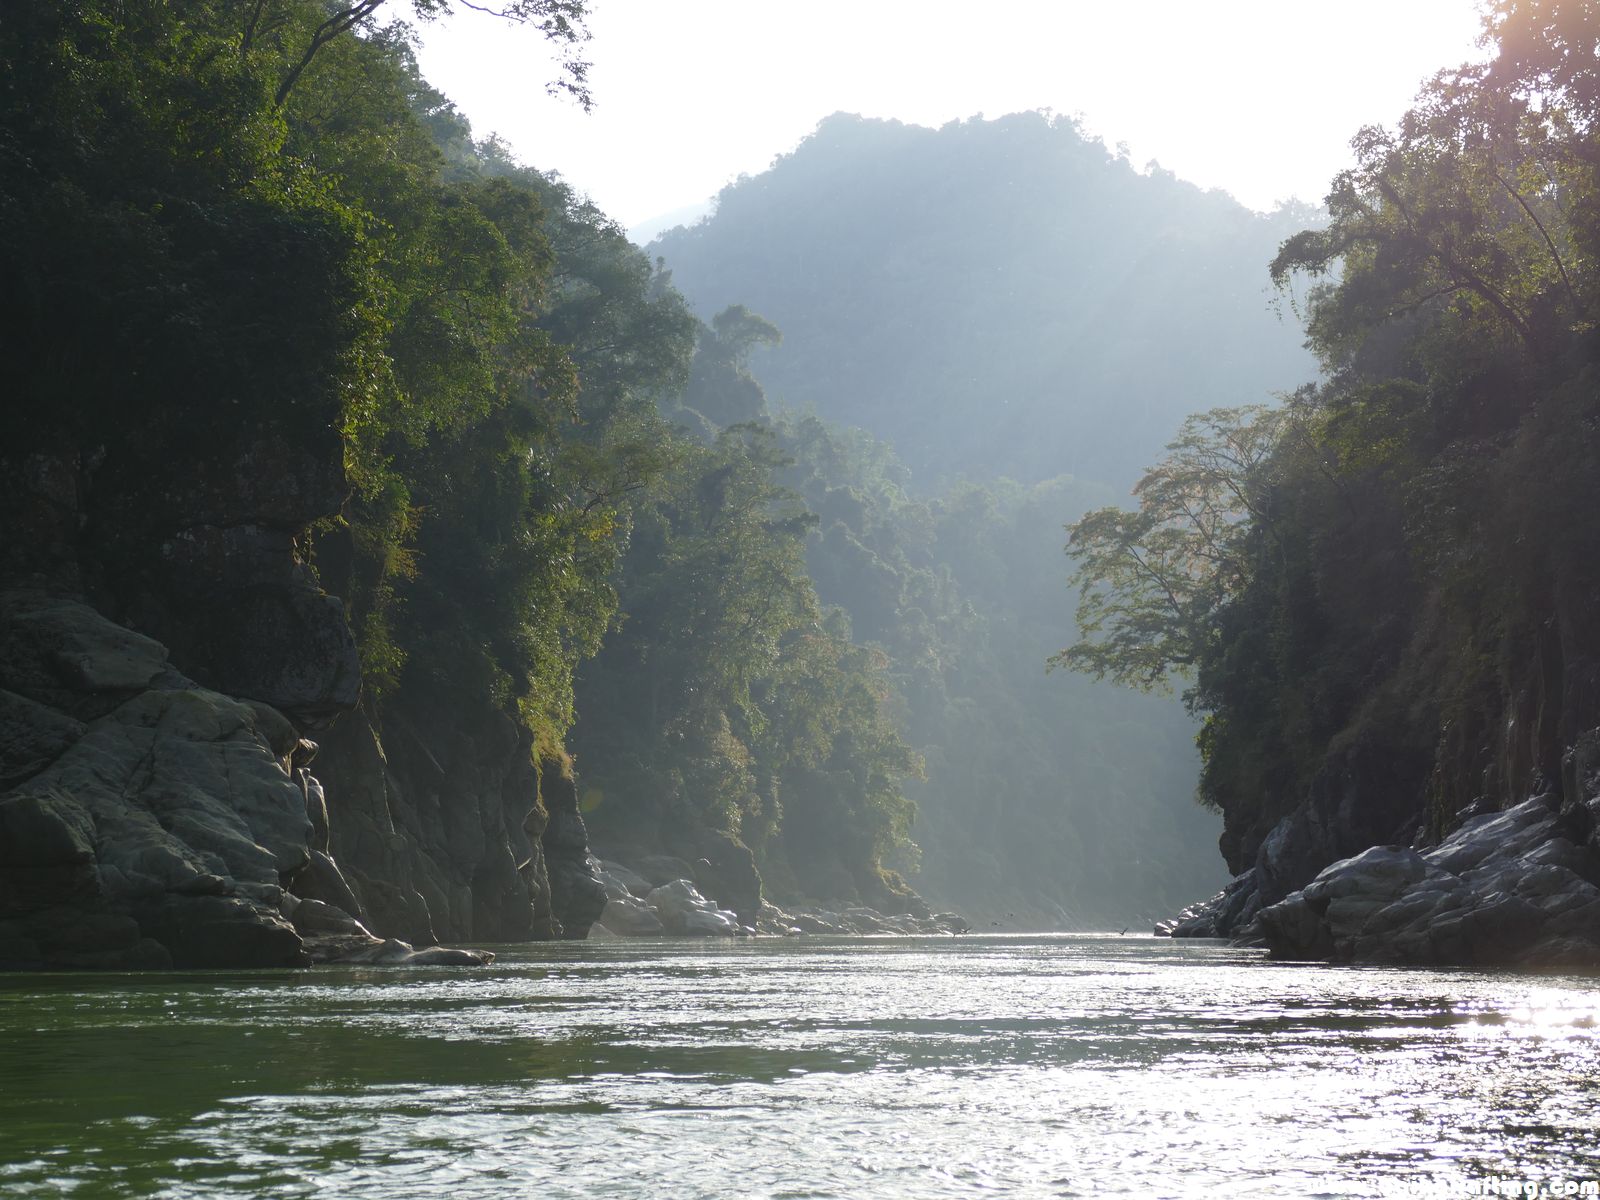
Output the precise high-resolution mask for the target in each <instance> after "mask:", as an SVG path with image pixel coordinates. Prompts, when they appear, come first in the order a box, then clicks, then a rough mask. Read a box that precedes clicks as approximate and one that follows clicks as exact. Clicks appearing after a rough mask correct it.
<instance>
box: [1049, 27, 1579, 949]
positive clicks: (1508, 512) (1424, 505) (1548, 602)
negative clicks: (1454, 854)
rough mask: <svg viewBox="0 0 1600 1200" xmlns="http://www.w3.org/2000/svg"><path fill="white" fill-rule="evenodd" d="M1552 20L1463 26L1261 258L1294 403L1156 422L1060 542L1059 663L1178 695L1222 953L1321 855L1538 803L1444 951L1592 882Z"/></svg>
mask: <svg viewBox="0 0 1600 1200" xmlns="http://www.w3.org/2000/svg"><path fill="white" fill-rule="evenodd" d="M1585 11H1586V10H1584V8H1583V6H1581V5H1573V4H1560V3H1555V4H1542V3H1511V2H1507V3H1502V4H1498V5H1495V6H1493V8H1492V10H1491V12H1490V17H1489V22H1488V29H1489V32H1490V35H1491V45H1492V48H1493V49H1494V50H1495V52H1496V54H1495V57H1494V58H1493V59H1492V61H1490V62H1489V63H1488V64H1487V65H1480V66H1469V67H1463V68H1460V69H1457V70H1453V71H1447V72H1443V73H1441V74H1440V75H1439V76H1438V77H1437V78H1436V79H1435V80H1434V81H1433V82H1432V83H1431V84H1430V85H1429V86H1428V87H1427V88H1426V89H1425V90H1424V91H1423V92H1422V94H1421V95H1420V97H1419V99H1418V101H1417V104H1416V106H1415V107H1414V108H1413V109H1412V110H1411V111H1410V112H1408V113H1407V114H1406V116H1405V117H1404V118H1403V119H1402V120H1401V121H1400V122H1399V124H1398V125H1397V126H1396V127H1395V128H1393V129H1378V128H1372V129H1365V130H1362V131H1361V132H1360V133H1359V135H1358V136H1357V137H1356V139H1355V142H1354V146H1355V150H1356V154H1357V165H1356V166H1355V167H1354V168H1353V169H1351V170H1350V171H1348V172H1346V173H1344V174H1342V175H1340V176H1339V177H1338V178H1337V179H1336V180H1335V181H1334V184H1333V188H1332V191H1331V193H1330V195H1329V201H1328V203H1329V208H1330V211H1331V214H1332V223H1331V225H1329V226H1328V227H1327V228H1325V229H1321V230H1310V231H1305V232H1302V233H1299V234H1296V235H1295V236H1294V237H1293V238H1291V239H1289V240H1288V241H1287V242H1286V243H1285V244H1284V246H1283V248H1282V250H1281V251H1280V253H1279V254H1278V255H1277V256H1276V258H1275V259H1274V261H1273V264H1272V273H1273V276H1274V278H1275V279H1276V280H1277V281H1278V282H1279V283H1280V284H1284V285H1290V284H1294V285H1296V287H1297V290H1298V291H1299V293H1300V294H1301V295H1303V296H1307V303H1306V305H1305V315H1306V317H1307V322H1308V328H1309V331H1310V337H1311V344H1312V345H1313V347H1314V348H1315V349H1316V351H1317V353H1318V356H1319V359H1320V361H1321V363H1322V365H1323V368H1324V371H1325V372H1326V378H1325V380H1324V382H1322V383H1320V384H1317V385H1314V386H1309V385H1308V386H1307V387H1305V388H1303V389H1302V390H1300V391H1299V392H1297V393H1296V394H1295V396H1294V397H1293V399H1292V401H1291V402H1290V403H1288V404H1287V405H1285V406H1283V407H1280V408H1277V409H1265V408H1255V409H1235V410H1230V411H1220V412H1214V413H1211V414H1208V415H1206V416H1205V417H1201V418H1196V419H1195V420H1193V421H1191V422H1189V423H1188V424H1187V425H1186V427H1185V428H1184V430H1183V433H1182V436H1181V437H1180V438H1179V439H1178V440H1177V441H1176V442H1175V443H1174V444H1173V446H1172V447H1171V453H1170V454H1169V455H1168V456H1167V457H1166V458H1165V459H1164V460H1163V461H1161V462H1160V463H1159V464H1158V465H1156V466H1155V467H1154V468H1153V469H1152V470H1151V471H1150V472H1149V473H1148V474H1147V475H1146V476H1145V477H1144V479H1143V481H1142V482H1141V483H1140V485H1139V502H1138V508H1137V509H1129V510H1126V511H1123V510H1114V509H1108V510H1103V511H1099V512H1095V513H1093V514H1091V515H1090V516H1089V517H1087V518H1086V519H1085V520H1083V521H1082V522H1080V523H1079V524H1077V525H1076V527H1075V528H1074V530H1073V532H1072V552H1073V554H1074V555H1075V556H1076V558H1077V561H1078V564H1079V567H1080V576H1079V579H1080V582H1081V583H1082V584H1083V585H1084V587H1085V589H1086V590H1085V593H1084V594H1085V603H1084V605H1083V606H1082V607H1080V608H1079V610H1078V615H1079V621H1080V625H1081V634H1082V637H1081V639H1080V640H1078V641H1077V642H1076V643H1075V644H1074V645H1072V646H1071V647H1070V648H1068V649H1067V651H1066V652H1065V654H1064V656H1063V661H1065V662H1066V663H1068V664H1069V665H1073V666H1077V667H1080V668H1082V669H1084V670H1086V671H1089V672H1090V673H1093V674H1097V675H1102V676H1108V677H1111V678H1116V679H1119V680H1121V681H1123V682H1126V683H1130V684H1133V685H1135V686H1147V685H1149V684H1151V683H1155V682H1158V681H1160V680H1162V679H1175V680H1178V681H1180V682H1181V686H1186V687H1187V688H1188V692H1187V698H1188V701H1189V704H1190V707H1191V708H1192V709H1193V710H1194V711H1195V712H1196V713H1197V714H1198V715H1202V716H1203V717H1204V718H1205V726H1204V730H1203V733H1202V736H1201V741H1200V744H1201V749H1202V751H1203V754H1204V759H1205V764H1204V772H1203V775H1202V782H1201V792H1202V796H1203V798H1204V799H1205V800H1206V801H1207V802H1208V803H1210V804H1212V805H1214V806H1215V807H1217V808H1219V809H1220V810H1221V811H1222V812H1223V813H1224V815H1225V818H1226V823H1227V829H1226V833H1225V835H1224V838H1223V849H1224V852H1225V853H1226V855H1227V858H1228V862H1229V866H1230V867H1231V868H1232V869H1233V870H1235V871H1240V872H1248V874H1247V875H1246V876H1245V877H1243V878H1242V879H1241V882H1240V885H1239V886H1238V887H1237V888H1236V889H1235V892H1234V896H1233V897H1232V898H1231V899H1230V903H1229V904H1228V905H1225V906H1224V909H1223V911H1222V914H1221V915H1222V917H1223V920H1222V922H1221V926H1222V928H1225V929H1226V928H1232V927H1235V926H1239V925H1242V924H1243V923H1244V922H1245V921H1246V920H1248V918H1249V917H1250V916H1251V915H1253V913H1254V912H1255V911H1257V910H1258V909H1259V908H1261V907H1262V906H1264V905H1271V904H1273V903H1274V902H1276V901H1279V900H1282V899H1283V898H1284V896H1285V895H1286V894H1288V893H1289V892H1291V891H1293V890H1294V889H1297V888H1299V887H1301V886H1303V885H1304V884H1306V883H1307V882H1309V881H1310V879H1311V878H1312V876H1314V875H1315V874H1316V873H1317V871H1319V870H1320V869H1321V868H1322V867H1324V866H1326V865H1327V864H1329V863H1330V862H1332V861H1334V860H1336V859H1339V858H1342V857H1344V856H1347V855H1354V854H1356V853H1358V852H1360V851H1362V850H1364V849H1366V848H1367V847H1370V846H1373V845H1384V844H1399V845H1402V846H1406V845H1418V846H1429V845H1432V844H1435V843H1437V842H1438V840H1439V839H1440V838H1441V837H1443V836H1445V835H1446V834H1449V833H1451V832H1452V831H1454V830H1456V829H1457V828H1458V827H1460V826H1461V825H1462V822H1463V821H1466V820H1468V819H1469V818H1477V819H1478V820H1480V821H1481V820H1485V819H1488V816H1489V814H1493V813H1496V812H1498V811H1499V810H1501V809H1505V808H1507V807H1509V806H1511V805H1512V804H1515V803H1517V802H1519V801H1524V800H1526V801H1528V803H1529V804H1530V805H1532V806H1533V807H1532V808H1530V809H1528V810H1527V811H1528V813H1530V814H1532V815H1533V816H1534V817H1537V818H1538V819H1539V820H1541V821H1543V820H1548V819H1550V818H1551V817H1553V816H1554V815H1556V810H1559V820H1557V821H1556V822H1555V823H1554V824H1553V825H1549V826H1546V827H1544V829H1543V836H1549V837H1553V840H1552V841H1551V842H1550V843H1549V844H1548V845H1543V846H1539V845H1538V842H1537V839H1535V840H1534V841H1529V842H1527V843H1525V844H1522V845H1520V847H1518V846H1517V844H1516V843H1515V839H1511V838H1509V835H1506V836H1505V837H1503V838H1502V841H1504V842H1505V849H1506V852H1507V853H1511V852H1512V851H1513V850H1514V851H1515V853H1517V854H1520V853H1523V852H1524V851H1528V850H1529V848H1530V847H1535V846H1537V850H1536V852H1535V853H1532V854H1530V857H1529V858H1528V859H1527V860H1526V861H1519V862H1515V863H1511V864H1509V865H1508V866H1507V868H1506V873H1504V874H1502V875H1501V876H1499V878H1500V880H1501V883H1500V884H1498V885H1496V886H1495V887H1494V888H1488V889H1486V890H1485V891H1484V892H1483V894H1482V896H1480V897H1477V898H1475V899H1474V898H1473V897H1471V896H1470V895H1469V897H1468V899H1469V900H1470V901H1471V903H1467V902H1465V901H1463V900H1462V896H1461V894H1459V893H1462V892H1465V893H1470V887H1463V886H1462V885H1461V884H1460V883H1459V881H1457V882H1454V883H1450V886H1451V887H1454V888H1458V894H1457V895H1456V896H1455V899H1454V901H1453V903H1454V904H1455V906H1456V909H1457V911H1455V912H1454V914H1453V915H1454V917H1455V918H1456V919H1457V922H1458V923H1457V926H1456V927H1457V928H1460V925H1459V919H1460V912H1459V908H1460V907H1461V906H1462V905H1463V904H1466V906H1467V907H1471V904H1472V903H1479V902H1481V903H1482V904H1483V905H1484V906H1485V909H1486V910H1488V909H1490V908H1492V905H1493V904H1494V903H1498V902H1501V901H1504V900H1505V898H1506V895H1507V894H1509V893H1508V892H1507V891H1506V890H1505V889H1508V888H1514V887H1516V885H1517V882H1518V881H1519V880H1520V879H1521V878H1522V877H1523V876H1528V875H1530V873H1532V872H1534V871H1535V870H1536V869H1544V868H1543V867H1542V866H1541V865H1542V864H1557V863H1559V864H1562V865H1563V866H1562V870H1565V869H1566V868H1570V870H1571V871H1573V872H1577V874H1578V875H1580V876H1585V877H1587V876H1589V875H1591V874H1592V873H1593V866H1592V862H1591V860H1588V859H1586V858H1585V856H1584V854H1583V853H1581V852H1580V851H1579V850H1578V848H1577V847H1578V846H1580V845H1582V844H1584V843H1585V842H1586V841H1590V840H1591V838H1592V835H1593V833H1594V830H1595V827H1596V821H1595V817H1596V812H1595V804H1596V802H1595V801H1594V800H1593V793H1594V790H1595V789H1594V777H1593V772H1594V770H1595V768H1596V766H1597V765H1600V759H1597V757H1596V745H1597V743H1596V735H1595V733H1594V732H1593V731H1594V729H1595V727H1596V725H1597V724H1600V701H1597V698H1600V638H1597V629H1600V626H1597V622H1596V607H1595V605H1596V597H1597V596H1600V574H1597V566H1600V539H1597V536H1596V530H1597V528H1600V527H1597V525H1596V522H1595V519H1594V514H1595V513H1596V512H1597V511H1600V490H1597V479H1600V476H1597V475H1596V471H1595V464H1596V462H1597V461H1600V440H1597V439H1600V409H1597V407H1596V397H1597V396H1600V391H1597V388H1596V371H1595V362H1596V352H1597V343H1596V311H1597V310H1596V305H1597V303H1600V301H1597V294H1600V293H1597V287H1600V278H1597V275H1596V269H1595V264H1596V254H1597V252H1600V236H1597V230H1600V225H1597V221H1600V174H1597V166H1596V164H1597V163H1600V150H1597V147H1600V141H1597V137H1600V126H1597V121H1600V100H1597V97H1596V92H1595V87H1594V72H1593V64H1594V62H1595V58H1596V53H1597V41H1596V31H1595V27H1594V25H1593V22H1592V17H1590V18H1585V16H1584V14H1585ZM1308 285H1309V291H1308ZM1529 797H1533V798H1535V799H1534V800H1529ZM1540 805H1545V806H1547V807H1548V808H1549V810H1550V811H1549V812H1548V813H1547V812H1545V811H1544V809H1543V808H1541V807H1540ZM1463 836H1465V834H1463ZM1530 836H1531V835H1530ZM1458 867H1459V862H1457V864H1456V866H1454V867H1452V868H1451V869H1452V870H1454V869H1457V868H1458ZM1548 870H1549V871H1551V872H1554V873H1555V874H1556V875H1558V876H1559V875H1560V874H1561V871H1559V870H1557V868H1556V867H1554V866H1549V867H1548ZM1564 878H1566V879H1567V882H1568V883H1570V884H1571V886H1572V887H1574V888H1576V889H1577V890H1578V891H1580V892H1581V891H1582V890H1583V886H1584V885H1582V881H1581V880H1576V881H1575V880H1573V879H1572V877H1571V876H1570V875H1567V876H1564ZM1446 882H1450V881H1448V880H1447V881H1446ZM1352 886H1354V885H1352ZM1542 886H1544V887H1545V888H1546V890H1547V891H1550V890H1551V889H1555V890H1556V892H1557V894H1560V888H1561V887H1564V886H1566V885H1565V884H1558V883H1552V882H1551V881H1550V880H1548V879H1547V880H1546V881H1545V883H1544V884H1543V885H1542ZM1517 894H1518V896H1519V897H1520V896H1522V894H1523V893H1522V892H1521V890H1520V888H1517ZM1391 898H1392V897H1391ZM1569 899H1570V898H1569ZM1446 907H1449V906H1446ZM1513 907H1515V906H1513ZM1413 911H1414V912H1424V913H1425V912H1426V909H1425V907H1424V906H1421V905H1420V900H1419V904H1418V905H1415V906H1413ZM1521 916H1522V917H1523V918H1524V920H1523V924H1522V925H1521V926H1518V927H1517V929H1516V930H1511V929H1509V928H1506V929H1502V928H1500V926H1499V925H1498V924H1497V923H1496V922H1494V921H1489V923H1488V924H1487V925H1486V926H1485V927H1484V929H1483V930H1482V935H1481V937H1479V938H1476V939H1473V938H1469V939H1468V940H1467V942H1465V943H1463V942H1462V941H1461V939H1460V938H1459V937H1458V938H1457V939H1456V941H1455V942H1453V943H1452V942H1450V941H1449V940H1448V939H1447V938H1446V937H1445V935H1444V934H1443V933H1441V934H1440V935H1439V938H1438V939H1436V940H1434V941H1430V940H1429V938H1430V937H1431V936H1432V934H1431V932H1430V930H1429V929H1428V928H1424V929H1423V930H1422V931H1421V933H1419V934H1417V938H1418V939H1420V940H1417V941H1415V942H1414V943H1412V944H1410V945H1409V948H1407V949H1405V950H1403V951H1395V950H1394V949H1393V947H1392V946H1390V945H1389V944H1388V943H1386V942H1385V941H1384V940H1383V939H1382V938H1379V939H1377V942H1376V944H1377V945H1378V946H1379V947H1380V950H1379V951H1378V952H1384V953H1401V954H1402V956H1403V957H1409V958H1413V959H1421V960H1423V961H1429V960H1432V959H1439V960H1443V961H1462V960H1463V956H1465V960H1466V961H1472V958H1471V956H1472V954H1473V953H1475V952H1476V953H1479V954H1481V955H1482V956H1483V957H1484V958H1485V959H1486V960H1487V959H1491V958H1494V957H1495V956H1496V955H1499V956H1501V957H1508V956H1514V955H1515V954H1516V953H1518V952H1520V951H1522V950H1526V949H1528V948H1529V947H1530V946H1532V945H1533V944H1534V942H1535V941H1537V938H1536V937H1535V933H1536V931H1537V930H1539V929H1540V928H1542V927H1543V922H1544V919H1545V918H1544V917H1543V916H1541V915H1540V913H1539V912H1538V911H1536V910H1532V909H1524V910H1522V912H1521ZM1330 919H1331V918H1330ZM1485 920H1486V921H1487V920H1488V917H1487V916H1485ZM1312 924H1313V927H1314V926H1315V922H1314V921H1313V923H1312ZM1438 927H1439V928H1441V929H1442V928H1444V924H1443V923H1441V924H1440V925H1439V926H1438ZM1578 929H1579V927H1578V926H1574V927H1573V930H1572V932H1576V931H1578ZM1356 932H1359V930H1358V928H1357V927H1356V926H1352V927H1351V928H1350V929H1348V930H1346V931H1344V935H1343V936H1348V935H1350V934H1353V933H1356ZM1551 934H1552V936H1555V935H1556V931H1555V930H1554V929H1553V928H1552V930H1551ZM1585 935H1586V936H1588V932H1587V931H1585ZM1335 936H1336V937H1338V936H1341V935H1340V934H1339V932H1338V931H1337V930H1336V932H1335ZM1474 941H1476V942H1477V943H1478V944H1477V946H1476V947H1475V946H1474V944H1473V943H1474ZM1352 946H1354V943H1353V942H1348V941H1347V942H1346V943H1345V946H1344V949H1343V951H1342V953H1346V954H1349V953H1358V951H1357V950H1355V949H1352ZM1336 947H1337V943H1330V944H1329V945H1327V946H1324V947H1323V948H1322V949H1321V950H1316V949H1315V948H1314V947H1308V946H1299V945H1296V946H1294V950H1295V951H1296V952H1301V953H1304V952H1306V951H1307V950H1308V949H1312V950H1313V951H1314V952H1318V953H1331V952H1334V949H1335V948H1336ZM1367 952H1368V953H1372V952H1373V951H1371V950H1370V948H1369V950H1368V951H1367Z"/></svg>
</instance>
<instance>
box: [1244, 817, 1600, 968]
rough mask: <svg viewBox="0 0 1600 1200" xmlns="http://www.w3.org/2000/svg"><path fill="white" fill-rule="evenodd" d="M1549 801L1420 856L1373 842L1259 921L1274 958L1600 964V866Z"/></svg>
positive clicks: (1482, 823)
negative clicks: (1598, 880)
mask: <svg viewBox="0 0 1600 1200" xmlns="http://www.w3.org/2000/svg"><path fill="white" fill-rule="evenodd" d="M1562 828H1563V822H1562V821H1561V819H1560V815H1559V812H1558V804H1557V801H1556V799H1555V797H1554V796H1550V795H1540V796H1535V797H1532V798H1530V799H1528V800H1526V801H1524V802H1523V803H1521V804H1518V805H1516V806H1514V807H1512V808H1510V809H1507V810H1505V811H1504V812H1499V813H1483V814H1479V815H1476V816H1474V817H1471V818H1470V819H1468V820H1467V821H1465V822H1464V823H1463V824H1462V825H1461V826H1460V827H1459V828H1458V829H1456V830H1455V831H1454V832H1452V833H1451V834H1450V835H1449V836H1447V837H1446V838H1445V839H1444V840H1443V841H1442V842H1440V844H1439V845H1437V846H1435V847H1433V848H1432V849H1430V850H1427V851H1426V852H1423V853H1418V852H1417V851H1415V850H1412V849H1407V848H1402V847H1396V846H1375V847H1373V848H1371V849H1369V850H1366V851H1364V852H1362V853H1361V854H1358V855H1355V856H1354V857H1352V858H1347V859H1342V860H1340V861H1339V862H1336V863H1333V864H1332V865H1330V866H1329V867H1327V868H1325V869H1324V870H1323V871H1322V872H1321V873H1320V874H1319V875H1318V876H1317V877H1316V879H1314V880H1313V881H1312V882H1311V883H1310V884H1308V885H1307V886H1306V887H1305V888H1303V889H1301V890H1300V891H1297V892H1294V893H1292V894H1290V895H1289V896H1288V897H1286V898H1285V899H1284V900H1282V901H1280V902H1279V903H1277V904H1274V905H1272V906H1270V907H1268V908H1265V909H1263V910H1262V911H1261V913H1260V914H1259V915H1258V916H1257V918H1256V921H1255V925H1254V932H1256V933H1258V934H1259V935H1260V936H1261V937H1262V938H1263V939H1264V941H1265V942H1266V944H1267V946H1268V948H1269V949H1270V951H1271V952H1272V954H1273V955H1274V957H1278V958H1298V959H1305V958H1317V959H1332V960H1335V961H1363V962H1397V963H1416V964H1426V965H1479V966H1498V965H1513V966H1514V965H1533V964H1547V963H1572V962H1585V961H1589V960H1596V961H1600V889H1597V888H1596V886H1595V884H1594V883H1593V882H1592V880H1593V879H1594V878H1595V877H1596V876H1595V873H1596V871H1597V870H1600V863H1597V862H1596V861H1595V859H1594V856H1593V854H1592V853H1591V852H1590V851H1588V850H1587V849H1586V848H1584V847H1580V846H1578V845H1576V844H1575V843H1573V842H1572V841H1570V840H1569V839H1568V838H1567V837H1565V836H1564V834H1563V833H1562Z"/></svg>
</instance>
